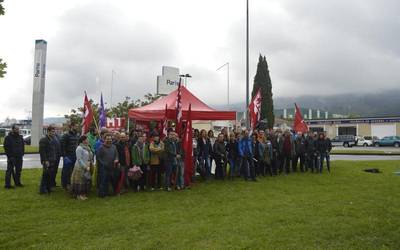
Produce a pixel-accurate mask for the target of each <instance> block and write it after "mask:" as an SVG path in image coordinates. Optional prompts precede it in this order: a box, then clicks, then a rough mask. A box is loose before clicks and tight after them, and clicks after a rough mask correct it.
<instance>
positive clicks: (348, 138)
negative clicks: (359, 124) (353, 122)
mask: <svg viewBox="0 0 400 250" xmlns="http://www.w3.org/2000/svg"><path fill="white" fill-rule="evenodd" d="M331 143H332V146H343V147H346V148H347V147H353V146H356V145H357V138H356V136H354V135H338V136H336V137H335V138H333V139H332V140H331Z"/></svg>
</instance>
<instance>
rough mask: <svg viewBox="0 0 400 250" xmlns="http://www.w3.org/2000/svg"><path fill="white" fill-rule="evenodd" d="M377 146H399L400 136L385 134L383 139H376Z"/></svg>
mask: <svg viewBox="0 0 400 250" xmlns="http://www.w3.org/2000/svg"><path fill="white" fill-rule="evenodd" d="M375 146H376V147H380V146H392V147H396V148H398V147H400V136H385V137H383V138H382V139H380V140H378V141H376V142H375Z"/></svg>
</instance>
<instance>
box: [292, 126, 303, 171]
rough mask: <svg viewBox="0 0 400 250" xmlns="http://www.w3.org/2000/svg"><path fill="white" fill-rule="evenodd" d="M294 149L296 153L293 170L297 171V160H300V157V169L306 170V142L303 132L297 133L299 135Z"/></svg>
mask: <svg viewBox="0 0 400 250" xmlns="http://www.w3.org/2000/svg"><path fill="white" fill-rule="evenodd" d="M294 151H295V155H294V159H293V161H292V169H293V172H296V171H297V162H298V161H299V159H300V171H301V172H304V162H305V153H306V144H305V138H304V136H303V134H302V133H301V132H300V133H298V134H297V137H296V139H295V140H294Z"/></svg>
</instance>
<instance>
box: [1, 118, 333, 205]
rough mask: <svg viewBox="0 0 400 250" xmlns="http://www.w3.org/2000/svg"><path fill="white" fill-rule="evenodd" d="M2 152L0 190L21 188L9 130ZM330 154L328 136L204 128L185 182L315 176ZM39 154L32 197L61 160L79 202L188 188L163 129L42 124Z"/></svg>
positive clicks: (179, 152)
mask: <svg viewBox="0 0 400 250" xmlns="http://www.w3.org/2000/svg"><path fill="white" fill-rule="evenodd" d="M21 145H22V146H21ZM4 148H5V152H6V154H7V157H8V165H7V171H6V177H5V187H6V188H13V186H11V182H10V181H11V176H12V177H14V183H15V185H16V186H23V185H22V183H21V181H20V176H21V169H22V157H23V155H24V149H23V141H22V137H21V136H20V135H19V132H18V127H17V126H15V127H13V130H12V131H11V132H10V134H9V135H8V136H7V137H6V138H5V143H4ZM331 149H332V144H331V142H330V139H329V138H327V137H326V135H325V134H324V133H312V132H309V133H305V134H302V133H300V132H299V133H294V132H291V131H289V130H286V131H281V130H279V129H278V130H274V131H270V130H265V131H264V130H254V131H252V132H251V133H250V132H249V131H248V130H241V131H235V130H234V131H232V132H231V133H228V131H227V130H226V129H223V130H222V131H221V133H219V134H218V136H217V137H214V133H213V131H212V130H210V131H208V132H207V131H206V130H201V131H199V130H197V129H195V130H194V133H193V155H192V156H193V157H192V158H193V171H192V172H193V175H192V176H191V181H194V179H200V180H205V181H207V180H209V179H211V178H215V179H216V180H224V179H227V180H233V179H235V178H239V177H240V178H243V179H244V180H245V181H257V178H262V177H265V176H277V175H281V174H284V175H287V174H290V173H291V172H297V171H299V172H311V173H322V171H323V167H324V162H326V164H325V165H326V168H327V171H328V172H330V158H329V154H330V151H331ZM39 152H40V161H41V164H42V166H43V173H42V178H41V182H40V188H39V193H40V194H50V193H51V192H52V189H53V188H54V187H56V186H57V183H56V176H57V172H58V166H59V163H60V160H61V158H63V166H62V172H61V186H62V187H63V188H64V189H65V190H67V191H68V192H70V193H71V194H72V195H73V197H75V198H77V199H79V200H86V199H87V198H88V194H89V193H90V190H91V189H92V188H95V189H96V191H97V195H98V196H99V197H102V198H103V197H106V196H111V195H119V194H122V193H125V192H128V191H133V192H141V191H154V190H165V191H172V190H174V189H175V190H183V189H186V188H190V184H189V183H186V182H185V178H184V172H185V157H186V156H185V152H184V150H183V146H182V143H181V140H180V139H179V137H178V135H177V133H176V132H175V131H174V130H173V129H171V128H170V129H168V133H167V135H166V137H165V138H162V137H161V136H160V135H159V134H158V132H157V131H156V130H153V131H151V132H148V133H145V132H143V131H140V130H132V131H131V132H130V133H129V134H127V133H125V131H123V130H122V131H108V130H107V129H105V128H103V129H101V130H100V131H99V133H98V131H97V130H96V129H95V128H93V129H91V130H90V132H89V133H87V134H86V135H79V133H78V126H77V124H74V123H71V124H70V125H69V130H68V131H67V132H65V133H64V134H63V135H62V136H58V135H56V133H55V127H53V126H49V127H48V129H47V135H46V136H44V137H43V138H42V139H41V140H40V143H39ZM189 161H190V159H189ZM214 166H215V167H214ZM196 177H200V178H196Z"/></svg>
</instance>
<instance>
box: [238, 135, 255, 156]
mask: <svg viewBox="0 0 400 250" xmlns="http://www.w3.org/2000/svg"><path fill="white" fill-rule="evenodd" d="M246 152H247V156H250V157H253V145H252V141H251V138H250V137H249V138H242V139H240V141H239V154H240V156H241V157H244V156H246V155H245V153H246Z"/></svg>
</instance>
